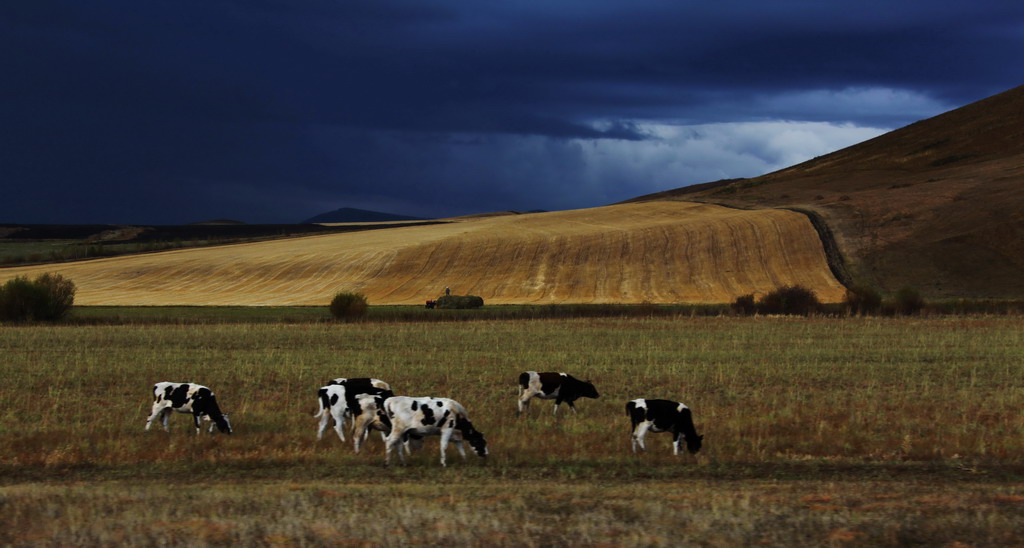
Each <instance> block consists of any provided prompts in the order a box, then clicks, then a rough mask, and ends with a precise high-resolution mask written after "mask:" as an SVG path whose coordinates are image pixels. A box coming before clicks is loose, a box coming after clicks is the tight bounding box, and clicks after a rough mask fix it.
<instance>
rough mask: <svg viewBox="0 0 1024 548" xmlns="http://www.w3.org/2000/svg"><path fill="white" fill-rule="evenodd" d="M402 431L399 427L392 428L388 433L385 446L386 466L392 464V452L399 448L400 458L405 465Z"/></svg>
mask: <svg viewBox="0 0 1024 548" xmlns="http://www.w3.org/2000/svg"><path fill="white" fill-rule="evenodd" d="M400 445H402V433H401V432H399V431H398V429H397V428H392V429H391V433H390V434H388V439H387V443H386V444H385V446H384V466H390V465H391V452H392V451H394V450H395V448H397V449H398V460H399V461H400V462H401V463H402V465H403V466H404V465H405V454H404V453H403V452H402V447H400Z"/></svg>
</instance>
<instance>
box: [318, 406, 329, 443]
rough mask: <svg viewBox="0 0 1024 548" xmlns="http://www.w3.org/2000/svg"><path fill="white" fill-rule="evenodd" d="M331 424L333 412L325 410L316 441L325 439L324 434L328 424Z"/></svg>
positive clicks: (321, 416) (321, 417)
mask: <svg viewBox="0 0 1024 548" xmlns="http://www.w3.org/2000/svg"><path fill="white" fill-rule="evenodd" d="M329 422H331V411H330V410H329V409H324V412H323V413H322V414H321V415H320V427H319V428H317V431H316V439H317V440H322V439H324V432H326V431H327V423H329Z"/></svg>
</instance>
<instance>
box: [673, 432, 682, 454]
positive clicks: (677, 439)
mask: <svg viewBox="0 0 1024 548" xmlns="http://www.w3.org/2000/svg"><path fill="white" fill-rule="evenodd" d="M682 443H683V436H682V434H681V433H680V432H672V454H673V455H677V456H678V455H679V446H680V445H682Z"/></svg>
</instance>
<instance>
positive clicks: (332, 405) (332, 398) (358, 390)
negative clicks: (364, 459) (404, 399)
mask: <svg viewBox="0 0 1024 548" xmlns="http://www.w3.org/2000/svg"><path fill="white" fill-rule="evenodd" d="M336 380H337V379H336ZM349 380H350V381H351V379H349ZM384 385H385V386H387V383H384ZM393 395H394V394H393V393H392V392H391V390H386V389H383V388H378V387H377V386H374V385H372V384H371V383H369V382H367V383H361V382H358V383H352V382H348V383H334V382H333V381H332V384H328V385H327V386H322V387H320V389H319V390H317V402H318V404H319V409H318V411H317V412H316V414H314V415H313V417H314V418H319V419H320V427H319V429H318V430H317V433H316V439H318V440H320V439H323V436H324V432H325V431H326V430H327V425H328V423H329V422H330V420H331V419H332V418H333V419H334V431H335V432H337V433H338V437H339V438H341V441H345V434H344V428H345V419H346V418H352V419H354V420H353V423H352V431H353V435H354V436H357V437H359V436H361V437H362V438H363V439H365V437H366V435H367V434H368V433H369V430H370V429H371V427H372V428H374V429H377V430H381V429H382V428H381V426H382V425H380V424H378V423H377V422H376V421H375V420H374V417H375V416H376V413H377V411H378V409H379V408H380V404H381V403H383V401H384V400H386V399H387V398H390V397H391V396H393ZM366 397H368V398H371V399H369V400H363V398H366ZM373 398H380V402H379V403H378V402H376V401H375V400H374V399H373ZM371 406H372V407H373V409H372V410H371V409H370V407H371ZM360 417H363V418H362V420H360ZM357 430H358V432H357ZM355 443H356V453H358V452H359V445H360V440H359V439H356V440H355Z"/></svg>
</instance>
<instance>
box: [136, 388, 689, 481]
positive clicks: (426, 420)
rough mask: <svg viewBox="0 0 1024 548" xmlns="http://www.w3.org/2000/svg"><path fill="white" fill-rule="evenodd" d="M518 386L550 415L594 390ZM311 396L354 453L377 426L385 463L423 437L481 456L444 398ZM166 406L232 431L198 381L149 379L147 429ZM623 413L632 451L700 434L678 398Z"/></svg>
mask: <svg viewBox="0 0 1024 548" xmlns="http://www.w3.org/2000/svg"><path fill="white" fill-rule="evenodd" d="M519 386H520V388H521V391H520V393H519V402H518V404H519V413H520V414H521V413H522V412H523V411H525V410H526V409H528V407H529V405H530V400H531V399H533V398H540V399H546V400H550V399H553V400H555V408H554V412H555V413H556V414H557V413H558V406H559V405H560V404H561V403H562V402H565V403H567V404H568V405H569V408H570V409H572V411H573V413H575V412H576V405H575V402H576V400H578V399H579V398H597V397H599V394H598V393H597V389H596V388H594V385H593V383H591V382H588V381H581V380H579V379H577V378H575V377H573V376H572V375H568V374H566V373H555V372H544V373H538V372H536V371H526V372H524V373H522V374H521V375H519ZM317 400H318V404H319V411H318V412H317V413H316V414H315V415H314V417H315V418H319V419H320V427H319V429H318V430H317V439H323V435H324V432H325V431H327V426H328V424H329V423H330V421H331V419H334V431H335V432H337V434H338V437H339V438H341V441H345V431H344V428H345V419H350V420H351V421H352V429H351V434H352V438H353V441H354V444H355V452H356V453H359V451H360V449H361V448H362V443H363V442H364V441H365V440H366V438H367V436H368V435H369V433H370V431H379V432H380V433H381V437H382V439H383V440H384V444H385V457H384V465H385V466H387V465H389V464H390V463H391V454H392V453H393V452H394V451H395V450H397V451H398V458H399V460H400V461H401V463H402V464H405V457H406V455H407V454H410V453H411V452H412V451H413V450H416V449H418V448H419V447H420V446H422V443H423V438H424V437H425V436H440V437H441V465H442V466H444V465H445V450H446V448H447V446H448V443H449V442H453V443H454V444H455V447H456V448H457V449H458V451H459V455H460V456H462V458H463V459H465V458H466V452H465V449H464V448H463V445H462V443H463V441H466V442H468V443H469V445H470V446H471V447H472V448H473V450H474V451H475V452H476V454H477V455H479V456H481V457H485V456H487V440H485V439H484V434H483V432H480V431H479V430H477V429H476V428H475V427H474V426H473V423H472V422H470V420H469V414H468V413H467V412H466V408H465V407H463V406H462V404H460V403H459V402H457V401H455V400H452V399H449V398H414V397H408V396H396V395H395V394H394V392H392V390H391V385H389V384H388V383H387V382H384V381H382V380H380V379H373V378H366V377H363V378H339V379H334V380H332V381H330V382H329V383H328V384H327V385H326V386H323V387H321V388H320V389H319V390H318V391H317ZM171 411H178V412H180V413H189V414H191V415H192V420H193V422H194V424H195V428H196V433H197V434H198V433H199V432H200V431H201V424H202V421H203V420H206V421H209V422H210V423H211V424H210V426H209V432H213V429H214V427H216V428H217V429H218V430H220V431H221V432H223V433H225V434H230V433H231V432H232V429H231V421H230V420H229V419H228V414H227V413H224V412H222V411H221V410H220V406H219V405H218V404H217V398H216V396H215V395H214V393H213V391H212V390H210V389H209V388H207V387H205V386H202V385H199V384H195V383H176V382H158V383H156V384H155V385H154V386H153V410H152V412H151V413H150V414H149V418H148V419H146V430H149V428H150V426H152V425H153V421H155V420H157V419H158V418H159V419H160V422H161V424H162V425H163V427H164V430H168V431H169V429H168V426H167V421H168V418H169V415H170V414H171ZM626 414H627V415H629V418H630V421H631V423H632V427H633V430H632V435H631V441H632V446H633V452H634V453H636V450H637V446H639V447H640V449H641V450H644V451H646V450H647V447H646V446H645V445H644V438H645V437H646V436H647V433H648V432H671V433H672V453H673V454H674V455H678V454H679V451H680V449H681V447H682V443H683V442H684V441H685V442H686V449H687V450H688V451H689V452H690V453H696V452H697V451H699V450H700V447H701V442H702V440H703V439H704V436H700V435H698V434H697V430H696V429H695V428H694V426H693V417H692V415H691V413H690V409H689V408H688V407H686V405H684V404H682V403H679V402H674V401H669V400H657V399H645V398H640V399H635V400H632V401H630V402H628V403H626Z"/></svg>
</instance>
